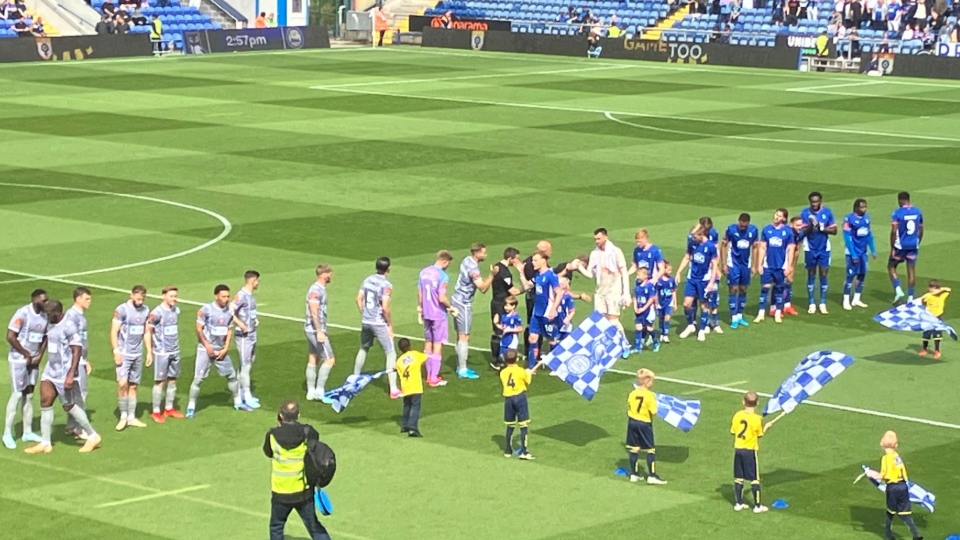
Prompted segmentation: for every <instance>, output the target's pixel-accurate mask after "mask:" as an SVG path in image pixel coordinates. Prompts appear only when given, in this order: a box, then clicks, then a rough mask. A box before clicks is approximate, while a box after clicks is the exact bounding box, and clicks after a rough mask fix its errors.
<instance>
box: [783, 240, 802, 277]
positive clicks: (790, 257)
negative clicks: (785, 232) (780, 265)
mask: <svg viewBox="0 0 960 540" xmlns="http://www.w3.org/2000/svg"><path fill="white" fill-rule="evenodd" d="M799 256H800V255H799V252H798V251H797V245H796V244H793V243H790V244H787V261H789V264H787V268H786V270H785V272H784V274H785V276H786V277H787V278H789V279H790V281H791V282H792V281H793V270H794V267H795V266H796V264H797V261H796V260H795V259H796V258H797V257H799Z"/></svg>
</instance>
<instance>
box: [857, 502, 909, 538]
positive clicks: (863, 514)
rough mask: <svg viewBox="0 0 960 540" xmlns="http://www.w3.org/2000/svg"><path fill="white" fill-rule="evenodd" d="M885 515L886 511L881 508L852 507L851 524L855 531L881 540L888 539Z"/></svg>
mask: <svg viewBox="0 0 960 540" xmlns="http://www.w3.org/2000/svg"><path fill="white" fill-rule="evenodd" d="M884 514H885V513H884V510H883V508H882V507H880V506H851V507H850V522H851V524H852V525H853V530H855V531H860V532H867V533H871V534H875V535H877V536H879V537H880V538H886V531H885V530H884V525H883V521H884V519H885V515H884ZM901 525H902V523H901Z"/></svg>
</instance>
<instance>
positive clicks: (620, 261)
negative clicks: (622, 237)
mask: <svg viewBox="0 0 960 540" xmlns="http://www.w3.org/2000/svg"><path fill="white" fill-rule="evenodd" d="M581 266H582V265H581ZM617 268H618V269H619V270H620V290H621V291H623V292H622V294H621V295H620V299H621V302H623V305H626V304H627V303H629V301H630V273H629V272H627V259H626V257H624V256H623V250H622V249H620V248H617Z"/></svg>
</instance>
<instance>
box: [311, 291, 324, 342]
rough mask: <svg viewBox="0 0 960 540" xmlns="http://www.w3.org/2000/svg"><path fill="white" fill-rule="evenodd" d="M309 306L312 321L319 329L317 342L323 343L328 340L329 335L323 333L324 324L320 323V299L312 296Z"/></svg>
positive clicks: (316, 328) (317, 329)
mask: <svg viewBox="0 0 960 540" xmlns="http://www.w3.org/2000/svg"><path fill="white" fill-rule="evenodd" d="M307 306H308V308H309V309H310V321H311V322H312V323H313V328H314V329H315V330H316V331H317V343H323V342H325V341H327V335H326V334H324V333H323V326H321V325H320V299H318V298H314V297H311V298H310V302H309V303H308V304H307Z"/></svg>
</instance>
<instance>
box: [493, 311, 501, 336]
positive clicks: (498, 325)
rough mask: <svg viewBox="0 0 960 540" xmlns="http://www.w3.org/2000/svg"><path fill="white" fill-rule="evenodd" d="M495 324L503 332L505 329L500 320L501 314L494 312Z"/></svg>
mask: <svg viewBox="0 0 960 540" xmlns="http://www.w3.org/2000/svg"><path fill="white" fill-rule="evenodd" d="M493 325H494V326H496V327H497V328H498V329H499V330H500V331H501V332H502V331H503V323H501V322H500V314H499V313H494V314H493Z"/></svg>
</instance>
